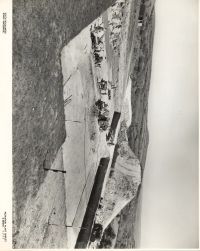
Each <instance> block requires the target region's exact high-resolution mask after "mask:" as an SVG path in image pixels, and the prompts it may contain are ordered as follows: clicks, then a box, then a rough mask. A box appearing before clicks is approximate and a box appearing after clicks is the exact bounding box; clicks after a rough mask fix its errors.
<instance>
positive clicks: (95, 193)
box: [75, 158, 110, 248]
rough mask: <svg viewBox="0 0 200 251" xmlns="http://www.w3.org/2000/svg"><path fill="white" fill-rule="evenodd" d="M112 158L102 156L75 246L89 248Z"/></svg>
mask: <svg viewBox="0 0 200 251" xmlns="http://www.w3.org/2000/svg"><path fill="white" fill-rule="evenodd" d="M109 161H110V158H101V160H100V163H99V167H98V170H97V173H96V176H95V181H94V185H93V188H92V192H91V195H90V199H89V202H88V205H87V209H86V213H85V216H84V219H83V223H82V226H81V228H80V232H79V235H78V238H77V241H76V245H75V248H87V245H88V243H89V241H90V237H91V233H92V229H93V224H94V219H95V214H96V211H97V208H98V205H99V201H100V199H101V192H102V188H103V183H104V178H105V175H106V172H107V169H108V165H109Z"/></svg>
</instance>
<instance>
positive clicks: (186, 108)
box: [140, 0, 198, 248]
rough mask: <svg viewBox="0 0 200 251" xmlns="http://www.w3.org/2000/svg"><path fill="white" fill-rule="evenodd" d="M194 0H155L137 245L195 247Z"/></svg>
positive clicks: (196, 180) (196, 240)
mask: <svg viewBox="0 0 200 251" xmlns="http://www.w3.org/2000/svg"><path fill="white" fill-rule="evenodd" d="M197 15H198V0H156V27H155V37H154V51H153V64H152V76H151V87H150V96H149V114H148V127H149V134H150V142H149V148H148V154H147V162H146V169H145V172H144V180H143V189H142V197H141V198H142V205H141V207H142V208H141V234H140V235H141V240H140V248H197V247H198V44H197V43H198V37H197V29H198V28H197V22H198V20H197Z"/></svg>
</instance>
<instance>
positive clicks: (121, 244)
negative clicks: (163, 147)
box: [13, 0, 155, 248]
mask: <svg viewBox="0 0 200 251" xmlns="http://www.w3.org/2000/svg"><path fill="white" fill-rule="evenodd" d="M113 2H115V1H111V0H110V1H107V0H101V1H97V0H94V1H89V0H85V1H83V0H81V1H70V0H67V1H65V0H59V3H56V4H55V3H54V1H52V0H43V1H41V2H40V3H39V2H37V1H33V0H29V1H23V0H19V1H18V3H17V4H16V2H15V1H14V4H13V27H14V35H13V37H14V39H13V173H14V175H13V247H14V248H74V247H75V246H77V240H79V239H81V238H79V235H81V236H86V239H85V240H84V238H83V243H78V246H79V247H86V246H87V247H88V244H89V246H90V247H94V248H96V247H100V248H104V247H106V248H111V247H116V248H130V247H135V232H134V231H137V230H135V229H134V225H135V215H136V208H137V200H138V196H139V192H140V187H141V182H142V175H143V170H144V167H145V160H146V153H147V147H148V128H147V112H148V92H149V86H150V76H151V59H152V46H153V35H154V19H155V16H154V8H153V4H154V1H151V0H146V1H143V0H117V1H116V2H115V3H113ZM111 3H112V5H111ZM109 5H111V7H109ZM108 7H109V8H108ZM107 8H108V9H107ZM106 9H107V10H106ZM104 10H106V11H104ZM103 11H104V12H103ZM101 13H102V14H101ZM100 14H101V15H100ZM99 15H100V16H99ZM95 18H96V19H95ZM94 19H95V20H94ZM26 20H27V21H26ZM93 20H94V21H93ZM92 21H93V22H92ZM91 22H92V23H91ZM87 25H88V26H87ZM75 35H77V36H76V37H75V38H74V39H72V38H73V37H74V36H75ZM104 162H106V166H103V164H102V163H104ZM101 168H103V169H102V170H103V171H102V172H101ZM95 193H97V194H96V195H95ZM91 198H93V201H91ZM91 203H93V204H92V206H91V207H90V208H88V205H91ZM91 208H93V209H91ZM89 210H93V211H92V213H91V214H90V213H88V212H89ZM91 215H92V216H91ZM86 216H87V217H86ZM85 222H86V223H85ZM84 224H86V227H87V226H88V229H86V227H85V225H84ZM97 226H98V227H99V228H98V227H97ZM96 227H97V228H98V231H99V229H101V231H100V232H101V233H100V234H99V232H98V231H97V228H96ZM84 229H86V230H87V231H85V232H84ZM96 234H97V236H96ZM96 237H97V238H96ZM87 240H90V243H88V242H87ZM82 244H83V245H82Z"/></svg>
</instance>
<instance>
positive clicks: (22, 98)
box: [12, 0, 112, 243]
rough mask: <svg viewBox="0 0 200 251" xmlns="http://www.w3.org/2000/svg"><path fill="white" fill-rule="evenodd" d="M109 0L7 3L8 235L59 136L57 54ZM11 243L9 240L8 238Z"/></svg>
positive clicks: (15, 228)
mask: <svg viewBox="0 0 200 251" xmlns="http://www.w3.org/2000/svg"><path fill="white" fill-rule="evenodd" d="M111 3H112V1H111V0H101V1H99V0H93V1H90V0H81V1H70V0H58V1H56V2H55V1H53V0H42V1H35V0H28V1H24V0H17V1H13V107H12V108H13V236H15V238H16V239H17V235H18V232H19V227H20V224H21V220H22V219H23V217H24V216H23V215H22V211H23V209H24V207H25V204H26V202H27V201H28V200H29V199H30V198H33V199H34V198H36V195H37V192H38V190H39V188H40V186H41V184H42V183H43V181H44V179H45V177H46V172H45V171H44V167H45V168H50V166H51V165H52V163H53V161H54V160H55V158H56V154H57V152H58V150H59V148H60V147H61V145H62V143H63V142H64V140H65V136H66V132H65V123H64V103H63V87H62V80H63V77H62V71H61V62H60V53H61V50H62V48H63V47H64V46H65V45H66V44H67V43H68V42H69V41H70V40H71V39H72V38H73V37H74V36H75V35H77V34H78V33H79V32H80V31H81V30H82V29H83V28H84V27H85V26H87V25H88V24H89V23H91V22H92V21H93V20H94V19H95V18H97V17H98V16H99V15H100V14H101V13H102V12H103V11H104V10H105V9H106V8H108V6H109V5H111ZM14 243H15V241H14Z"/></svg>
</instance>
